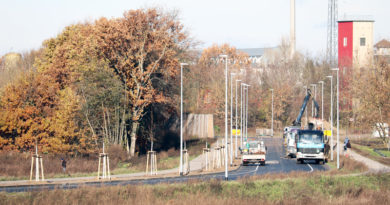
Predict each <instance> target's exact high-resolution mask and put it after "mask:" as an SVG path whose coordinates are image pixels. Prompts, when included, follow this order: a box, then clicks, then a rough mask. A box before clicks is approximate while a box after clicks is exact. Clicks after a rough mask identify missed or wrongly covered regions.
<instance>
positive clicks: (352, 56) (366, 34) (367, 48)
mask: <svg viewBox="0 0 390 205" xmlns="http://www.w3.org/2000/svg"><path fill="white" fill-rule="evenodd" d="M373 57H374V21H373V20H370V19H368V18H366V19H362V18H360V19H358V18H355V19H349V20H340V21H338V67H339V75H340V109H342V110H351V109H352V107H353V103H352V98H351V92H350V90H351V88H350V86H351V83H352V80H353V79H352V77H353V75H354V74H358V73H359V72H360V70H361V69H364V68H366V67H368V66H369V65H370V64H371V63H372V62H373Z"/></svg>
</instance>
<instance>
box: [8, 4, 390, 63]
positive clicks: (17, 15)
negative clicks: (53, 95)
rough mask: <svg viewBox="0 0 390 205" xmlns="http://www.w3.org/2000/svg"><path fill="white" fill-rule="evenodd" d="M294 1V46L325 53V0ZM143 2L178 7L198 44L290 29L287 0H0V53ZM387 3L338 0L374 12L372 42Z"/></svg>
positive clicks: (258, 41) (259, 43)
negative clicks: (67, 27)
mask: <svg viewBox="0 0 390 205" xmlns="http://www.w3.org/2000/svg"><path fill="white" fill-rule="evenodd" d="M295 2H296V46H297V50H298V51H300V52H302V53H305V54H311V55H314V56H317V55H318V56H321V55H324V54H325V51H326V43H327V15H328V1H327V0H296V1H295ZM146 7H162V8H164V9H166V10H178V11H179V18H180V20H181V21H182V23H183V24H184V26H185V28H186V29H187V31H188V32H189V33H190V34H191V36H192V37H193V38H195V39H196V40H197V41H200V42H201V45H200V46H199V47H200V48H205V47H208V46H210V45H213V44H222V43H228V44H230V45H232V46H235V47H237V48H256V47H274V46H277V45H279V44H280V42H281V39H282V38H288V37H289V32H290V19H289V18H290V0H223V1H222V0H0V25H1V27H0V28H1V29H0V55H4V54H6V53H8V52H24V51H28V50H30V49H38V48H40V47H41V45H42V42H43V41H44V40H46V39H49V38H52V37H55V36H56V35H58V34H59V33H60V32H61V31H62V30H63V29H64V27H66V26H68V25H71V24H75V23H80V22H85V21H93V20H95V19H97V18H99V17H103V16H104V17H107V18H111V17H120V16H122V15H123V12H124V11H126V10H131V9H139V8H146ZM388 8H390V1H388V0H338V11H339V17H342V16H344V15H345V14H347V15H364V16H366V15H371V16H372V17H373V19H374V20H375V23H374V43H375V42H377V41H379V40H381V39H383V38H387V39H389V38H390V26H388V25H389V23H388V20H389V19H390V12H389V11H388Z"/></svg>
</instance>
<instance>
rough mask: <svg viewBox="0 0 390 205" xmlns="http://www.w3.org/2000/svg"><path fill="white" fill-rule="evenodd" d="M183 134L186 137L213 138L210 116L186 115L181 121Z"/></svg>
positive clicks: (211, 116)
mask: <svg viewBox="0 0 390 205" xmlns="http://www.w3.org/2000/svg"><path fill="white" fill-rule="evenodd" d="M183 134H184V135H185V136H186V137H193V136H196V137H199V138H214V118H213V115H212V114H187V115H185V116H184V119H183Z"/></svg>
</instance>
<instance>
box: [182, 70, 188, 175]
mask: <svg viewBox="0 0 390 205" xmlns="http://www.w3.org/2000/svg"><path fill="white" fill-rule="evenodd" d="M185 65H188V64H187V63H180V176H183V66H185Z"/></svg>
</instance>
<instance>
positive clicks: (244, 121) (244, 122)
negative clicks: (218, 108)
mask: <svg viewBox="0 0 390 205" xmlns="http://www.w3.org/2000/svg"><path fill="white" fill-rule="evenodd" d="M219 57H220V58H224V59H225V156H226V157H225V180H228V157H227V156H228V112H227V111H228V66H227V63H228V56H227V55H220V56H219ZM187 65H188V64H187V63H181V64H180V167H179V169H180V171H179V172H180V175H181V176H182V175H183V66H187ZM235 75H237V73H231V74H230V82H231V84H230V85H231V86H230V87H231V89H230V119H231V121H230V166H232V165H233V155H235V157H237V156H238V153H237V150H238V147H237V144H238V135H237V130H238V129H237V127H238V122H237V119H238V116H237V114H238V108H237V105H238V102H237V99H238V97H237V94H238V93H237V91H238V89H237V84H238V82H241V80H239V79H236V81H235V82H236V96H235V97H236V104H235V106H236V107H235V110H236V120H235V124H236V126H235V128H236V129H235V130H236V132H235V138H236V139H235V142H236V143H235V145H236V146H235V154H234V153H233V134H232V130H233V82H234V81H233V77H234V76H235ZM249 86H250V85H249V84H246V83H242V82H241V118H240V119H241V126H240V127H241V132H240V138H241V140H240V141H241V142H240V144H241V147H242V146H243V140H244V139H243V138H245V140H247V138H248V129H247V126H248V91H249ZM243 92H244V93H243Z"/></svg>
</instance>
